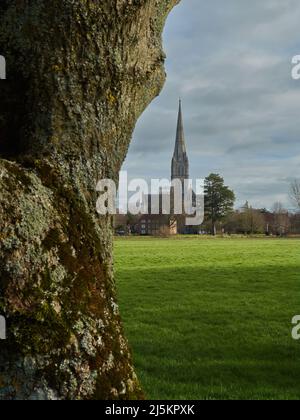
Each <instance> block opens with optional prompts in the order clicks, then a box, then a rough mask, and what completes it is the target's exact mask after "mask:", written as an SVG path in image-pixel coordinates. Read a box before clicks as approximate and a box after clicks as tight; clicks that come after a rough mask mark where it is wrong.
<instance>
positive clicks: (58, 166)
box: [0, 0, 178, 399]
mask: <svg viewBox="0 0 300 420" xmlns="http://www.w3.org/2000/svg"><path fill="white" fill-rule="evenodd" d="M176 3H178V0H51V1H49V0H35V1H31V0H6V1H3V0H2V1H1V5H0V13H1V18H0V20H1V21H0V54H2V55H4V56H5V57H6V60H7V75H8V80H6V81H1V82H0V98H1V100H0V157H1V159H0V314H1V315H5V316H6V318H7V322H8V325H7V329H8V339H7V340H6V341H1V342H0V399H135V398H142V397H143V394H142V391H141V389H140V386H139V383H138V380H137V378H136V375H135V373H134V370H133V367H132V361H131V355H130V351H129V349H128V344H127V342H126V340H125V338H124V336H123V331H122V326H121V322H120V317H119V312H118V306H117V303H116V294H115V286H114V280H113V264H112V231H111V219H110V218H109V217H101V218H99V217H98V216H97V214H96V210H95V209H96V200H97V195H96V192H95V186H96V183H97V181H98V180H99V179H101V178H103V177H105V178H106V177H109V178H112V179H114V180H117V178H118V172H119V170H120V167H121V164H122V162H123V160H124V158H125V155H126V153H127V149H128V145H129V142H130V138H131V135H132V131H133V129H134V125H135V123H136V120H137V118H138V117H139V115H140V114H141V113H142V111H143V110H144V108H145V107H146V106H147V105H148V103H149V102H150V101H151V99H152V98H153V97H155V96H156V95H157V94H158V93H159V91H160V89H161V87H162V85H163V82H164V79H165V73H164V69H163V62H164V54H163V52H162V48H161V32H162V29H163V25H164V21H165V18H166V16H167V14H168V12H169V11H170V10H171V8H172V7H173V6H174V5H175V4H176Z"/></svg>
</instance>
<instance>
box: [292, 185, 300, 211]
mask: <svg viewBox="0 0 300 420" xmlns="http://www.w3.org/2000/svg"><path fill="white" fill-rule="evenodd" d="M290 197H291V200H292V202H293V203H294V204H295V205H296V206H297V208H298V209H299V210H300V180H299V179H295V180H294V181H293V182H292V183H291V186H290Z"/></svg>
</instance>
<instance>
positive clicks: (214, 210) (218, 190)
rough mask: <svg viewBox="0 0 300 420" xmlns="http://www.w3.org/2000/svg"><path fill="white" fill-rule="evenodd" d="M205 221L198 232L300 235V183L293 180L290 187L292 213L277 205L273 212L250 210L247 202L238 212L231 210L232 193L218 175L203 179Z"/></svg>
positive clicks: (274, 206)
mask: <svg viewBox="0 0 300 420" xmlns="http://www.w3.org/2000/svg"><path fill="white" fill-rule="evenodd" d="M204 195H205V222H204V224H203V226H202V227H201V230H202V231H203V232H205V233H210V234H212V235H216V234H217V233H218V232H219V233H227V234H248V235H251V234H266V235H277V236H284V235H287V234H300V181H299V180H294V181H293V182H292V183H291V186H290V191H289V195H290V199H291V202H293V205H294V208H295V211H293V212H290V211H288V210H287V209H285V208H284V206H283V205H282V204H281V203H280V202H277V203H275V204H274V205H273V208H272V210H267V209H265V208H263V209H256V208H253V207H252V206H251V205H250V204H249V202H248V201H247V202H246V203H245V204H244V205H243V206H242V207H241V208H240V209H238V210H234V204H235V200H236V197H235V193H234V192H233V191H232V190H231V189H230V188H229V187H228V186H226V185H225V183H224V179H223V178H222V177H221V176H220V175H218V174H210V175H209V176H208V177H207V178H205V189H204Z"/></svg>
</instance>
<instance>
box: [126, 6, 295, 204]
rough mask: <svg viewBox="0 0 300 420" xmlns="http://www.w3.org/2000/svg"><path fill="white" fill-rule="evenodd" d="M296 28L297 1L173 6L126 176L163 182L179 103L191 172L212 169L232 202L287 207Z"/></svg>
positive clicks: (292, 174)
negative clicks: (154, 93) (157, 84)
mask: <svg viewBox="0 0 300 420" xmlns="http://www.w3.org/2000/svg"><path fill="white" fill-rule="evenodd" d="M299 22H300V3H299V1H298V0H285V1H282V0H264V1H261V0H253V1H251V2H248V1H246V0H226V2H225V1H224V0H211V1H210V2H207V1H204V0H186V1H183V2H182V3H181V4H180V6H178V7H177V8H175V11H174V12H173V13H172V14H171V16H170V18H169V20H168V23H167V28H166V31H165V34H164V42H165V50H166V53H167V57H168V58H167V62H166V67H167V72H168V80H167V83H166V86H165V89H164V91H163V92H162V94H161V96H160V97H159V98H158V99H156V100H155V101H154V102H153V104H151V106H150V107H149V108H148V109H147V110H146V112H145V113H144V115H143V116H142V117H141V119H140V121H139V122H138V125H137V128H136V131H135V134H134V141H133V143H132V145H131V147H130V151H129V154H128V157H127V160H126V163H125V165H124V169H128V170H129V175H130V176H131V177H136V176H139V177H146V178H150V177H166V176H169V175H170V160H171V156H172V153H173V148H174V140H175V129H176V117H177V101H178V97H179V96H182V97H183V101H184V102H183V107H184V116H185V131H186V138H187V147H188V151H189V156H190V164H191V172H192V174H191V175H192V176H193V177H202V176H206V175H207V174H208V173H210V172H214V171H217V172H220V173H221V174H222V175H224V177H225V179H226V182H227V183H228V184H230V186H231V187H232V188H233V189H234V190H235V191H236V193H237V196H238V203H241V202H243V201H245V200H246V199H249V200H251V199H252V200H253V201H254V202H255V203H257V204H260V207H264V206H266V207H271V206H272V204H273V202H275V201H278V199H279V198H280V199H281V200H282V201H284V202H285V205H286V206H290V203H289V198H288V188H289V185H288V184H289V179H293V178H295V177H299V175H298V174H299V164H300V159H299V156H300V125H299V123H298V121H299V106H300V82H295V81H293V80H292V79H291V74H290V72H291V58H292V56H293V55H295V54H299V53H300V45H299V42H298V40H299V35H298V27H299ZM258 174H259V178H258ZM278 180H279V181H278ZM244 181H245V182H244ZM246 186H247V188H246Z"/></svg>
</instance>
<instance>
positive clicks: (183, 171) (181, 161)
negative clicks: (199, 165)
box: [171, 100, 189, 183]
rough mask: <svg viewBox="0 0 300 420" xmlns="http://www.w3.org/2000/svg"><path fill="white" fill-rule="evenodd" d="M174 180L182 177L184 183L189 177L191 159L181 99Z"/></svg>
mask: <svg viewBox="0 0 300 420" xmlns="http://www.w3.org/2000/svg"><path fill="white" fill-rule="evenodd" d="M171 177H172V180H173V179H180V180H181V181H182V183H184V180H185V179H188V178H189V160H188V156H187V152H186V145H185V138H184V129H183V118H182V107H181V100H180V101H179V112H178V122H177V134H176V143H175V150H174V155H173V159H172V176H171Z"/></svg>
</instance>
